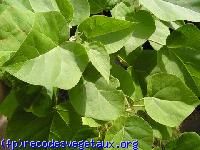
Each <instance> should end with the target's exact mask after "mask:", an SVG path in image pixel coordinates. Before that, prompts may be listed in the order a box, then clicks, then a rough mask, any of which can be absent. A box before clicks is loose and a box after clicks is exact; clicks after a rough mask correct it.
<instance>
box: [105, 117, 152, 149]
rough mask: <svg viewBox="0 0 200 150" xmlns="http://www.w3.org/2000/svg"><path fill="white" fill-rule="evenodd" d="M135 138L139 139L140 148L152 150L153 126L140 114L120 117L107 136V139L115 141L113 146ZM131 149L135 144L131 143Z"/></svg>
mask: <svg viewBox="0 0 200 150" xmlns="http://www.w3.org/2000/svg"><path fill="white" fill-rule="evenodd" d="M135 140H137V141H138V148H139V150H151V147H152V144H153V131H152V128H151V127H150V125H149V124H148V123H147V122H145V121H144V120H143V119H142V118H140V117H138V116H131V117H120V118H118V119H117V120H115V121H114V124H113V126H112V127H111V128H110V129H109V131H108V132H107V134H106V137H105V141H113V142H115V145H113V146H116V147H117V144H119V143H120V142H122V141H131V142H133V141H135ZM119 149H120V148H119ZM121 149H122V148H121ZM131 149H133V145H131V144H130V145H129V147H128V150H131Z"/></svg>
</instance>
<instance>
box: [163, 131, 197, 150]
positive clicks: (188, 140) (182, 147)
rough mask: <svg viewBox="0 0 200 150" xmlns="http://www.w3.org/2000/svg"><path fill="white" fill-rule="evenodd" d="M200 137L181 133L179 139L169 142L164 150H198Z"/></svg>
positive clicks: (194, 134)
mask: <svg viewBox="0 0 200 150" xmlns="http://www.w3.org/2000/svg"><path fill="white" fill-rule="evenodd" d="M199 143H200V137H199V135H198V134H196V133H183V134H182V135H181V136H180V137H179V138H177V139H175V140H172V141H170V142H169V143H168V144H167V145H166V147H165V149H166V150H188V149H189V150H200V145H199Z"/></svg>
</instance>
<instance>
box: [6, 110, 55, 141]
mask: <svg viewBox="0 0 200 150" xmlns="http://www.w3.org/2000/svg"><path fill="white" fill-rule="evenodd" d="M50 124H51V116H48V117H45V118H38V117H36V116H34V115H33V114H32V113H27V112H24V111H22V110H17V111H16V112H15V113H14V114H13V116H12V117H11V119H10V120H9V122H8V126H7V134H6V135H7V138H9V139H12V140H19V139H21V140H27V139H29V140H47V137H48V136H49V130H50V126H49V125H50Z"/></svg>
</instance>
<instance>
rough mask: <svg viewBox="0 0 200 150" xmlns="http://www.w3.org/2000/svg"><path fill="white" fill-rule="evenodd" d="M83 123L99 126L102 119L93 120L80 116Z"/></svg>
mask: <svg viewBox="0 0 200 150" xmlns="http://www.w3.org/2000/svg"><path fill="white" fill-rule="evenodd" d="M82 122H83V125H88V126H90V127H100V126H101V125H102V123H103V122H102V121H99V120H95V119H92V118H87V117H82Z"/></svg>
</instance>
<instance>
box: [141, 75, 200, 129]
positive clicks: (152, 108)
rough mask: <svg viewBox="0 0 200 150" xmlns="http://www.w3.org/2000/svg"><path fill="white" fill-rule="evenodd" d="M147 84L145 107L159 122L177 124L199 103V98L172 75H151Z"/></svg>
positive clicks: (171, 125)
mask: <svg viewBox="0 0 200 150" xmlns="http://www.w3.org/2000/svg"><path fill="white" fill-rule="evenodd" d="M147 86H148V97H145V98H144V104H145V109H146V111H147V113H148V115H149V116H150V117H151V118H152V119H154V120H155V121H156V122H158V123H160V124H163V125H167V126H169V127H175V126H179V125H180V124H181V122H182V121H183V120H184V119H185V118H186V117H188V116H189V115H190V114H191V113H192V112H193V110H194V109H195V107H197V106H198V105H199V99H198V98H197V97H196V96H195V95H194V94H193V93H192V91H191V90H190V89H189V88H188V87H186V86H185V85H184V83H183V82H182V81H181V80H180V79H179V78H177V77H176V76H174V75H170V74H164V73H160V74H155V75H152V76H151V77H150V79H149V80H148V84H147Z"/></svg>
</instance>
